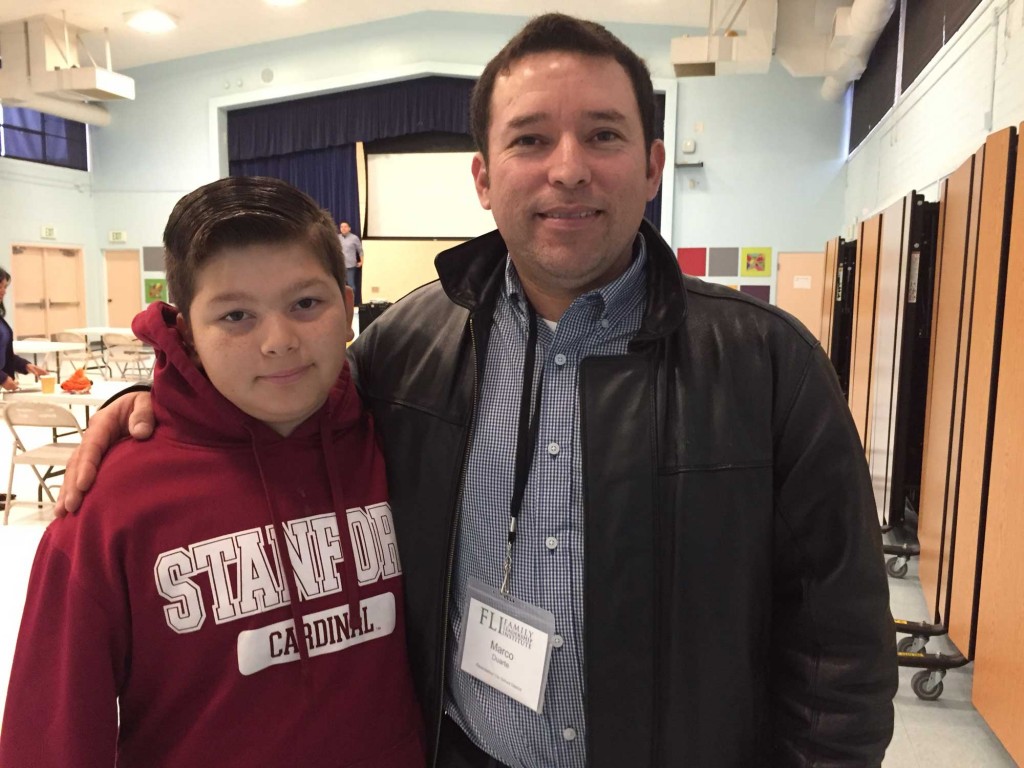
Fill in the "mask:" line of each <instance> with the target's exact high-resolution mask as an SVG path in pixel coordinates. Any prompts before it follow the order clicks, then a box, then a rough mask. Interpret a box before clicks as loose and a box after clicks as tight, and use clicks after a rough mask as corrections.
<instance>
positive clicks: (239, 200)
mask: <svg viewBox="0 0 1024 768" xmlns="http://www.w3.org/2000/svg"><path fill="white" fill-rule="evenodd" d="M291 243H301V244H304V245H307V246H309V249H310V251H311V252H312V253H313V255H314V256H316V258H317V260H318V261H319V262H320V263H321V264H322V265H323V267H324V269H325V270H327V272H328V274H330V275H331V276H333V277H334V279H335V280H336V281H337V283H338V285H339V286H340V287H341V289H342V290H344V288H345V277H344V275H345V259H344V256H342V253H341V243H340V242H339V241H338V232H337V230H336V229H335V227H334V222H333V221H332V220H331V215H330V214H329V213H328V212H327V211H325V210H322V209H321V208H320V206H319V205H317V203H316V201H315V200H313V198H311V197H310V196H309V195H307V194H306V193H305V192H302V191H300V190H298V189H296V188H295V187H293V186H292V185H291V184H288V183H286V182H284V181H281V180H280V179H274V178H270V177H267V176H233V177H230V178H226V179H220V180H218V181H215V182H213V183H211V184H207V185H205V186H202V187H200V188H199V189H197V190H195V191H194V192H189V193H188V194H187V195H185V196H184V197H183V198H181V199H180V200H179V201H178V203H177V204H176V205H175V206H174V210H173V211H171V215H170V218H168V220H167V227H166V228H165V229H164V262H165V269H166V271H167V287H168V290H169V291H170V295H171V298H172V299H173V300H174V302H175V304H176V305H177V307H178V310H179V311H180V312H181V313H182V315H184V316H185V319H186V320H187V319H188V313H189V307H190V306H191V304H192V299H193V298H194V297H195V285H196V275H197V274H198V272H199V269H200V268H201V267H202V266H203V264H204V263H205V262H206V260H207V259H209V258H210V257H212V256H215V255H217V253H219V252H220V251H222V250H224V249H225V248H245V247H247V246H250V245H259V244H281V245H284V244H291ZM274 277H275V276H274V275H273V274H268V275H267V280H273V279H274Z"/></svg>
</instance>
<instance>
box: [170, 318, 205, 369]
mask: <svg viewBox="0 0 1024 768" xmlns="http://www.w3.org/2000/svg"><path fill="white" fill-rule="evenodd" d="M174 327H175V328H177V329H178V334H179V335H180V336H181V340H182V341H183V342H184V343H185V351H186V352H188V356H189V358H190V359H191V360H192V362H193V363H195V364H196V367H197V368H199V369H200V370H202V367H203V364H202V362H201V361H200V359H199V355H198V354H197V353H196V347H195V344H194V343H193V341H192V329H191V328H190V327H189V325H188V322H186V320H185V316H184V315H183V314H181V312H179V313H178V316H177V317H176V318H174Z"/></svg>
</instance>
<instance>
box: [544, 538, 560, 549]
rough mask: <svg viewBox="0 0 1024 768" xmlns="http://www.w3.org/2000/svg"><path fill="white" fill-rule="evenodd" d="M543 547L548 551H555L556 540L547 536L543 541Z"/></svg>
mask: <svg viewBox="0 0 1024 768" xmlns="http://www.w3.org/2000/svg"><path fill="white" fill-rule="evenodd" d="M544 546H545V547H547V548H548V549H557V547H558V539H556V538H555V537H554V536H548V537H547V538H546V539H544Z"/></svg>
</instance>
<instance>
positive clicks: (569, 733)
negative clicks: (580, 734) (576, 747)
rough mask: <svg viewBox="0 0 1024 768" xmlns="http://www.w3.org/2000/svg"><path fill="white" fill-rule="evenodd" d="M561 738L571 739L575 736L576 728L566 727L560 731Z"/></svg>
mask: <svg viewBox="0 0 1024 768" xmlns="http://www.w3.org/2000/svg"><path fill="white" fill-rule="evenodd" d="M562 738H563V739H565V740H566V741H572V740H573V739H575V738H576V729H575V728H566V729H565V730H564V731H562Z"/></svg>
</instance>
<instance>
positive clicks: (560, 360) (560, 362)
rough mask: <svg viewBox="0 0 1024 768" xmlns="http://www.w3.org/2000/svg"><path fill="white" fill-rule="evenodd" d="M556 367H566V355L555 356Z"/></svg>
mask: <svg viewBox="0 0 1024 768" xmlns="http://www.w3.org/2000/svg"><path fill="white" fill-rule="evenodd" d="M555 365H565V355H563V354H562V353H561V352H559V353H558V354H557V355H555Z"/></svg>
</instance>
